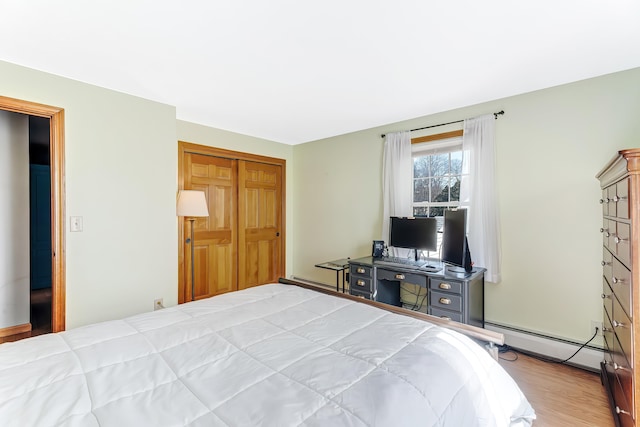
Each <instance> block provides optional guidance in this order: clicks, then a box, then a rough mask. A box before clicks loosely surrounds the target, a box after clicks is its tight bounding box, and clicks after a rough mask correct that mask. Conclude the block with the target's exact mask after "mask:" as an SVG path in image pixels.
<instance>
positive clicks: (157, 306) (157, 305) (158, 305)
mask: <svg viewBox="0 0 640 427" xmlns="http://www.w3.org/2000/svg"><path fill="white" fill-rule="evenodd" d="M161 308H164V305H163V304H162V298H158V299H154V300H153V311H156V310H160V309H161Z"/></svg>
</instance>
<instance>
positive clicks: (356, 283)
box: [351, 274, 373, 293]
mask: <svg viewBox="0 0 640 427" xmlns="http://www.w3.org/2000/svg"><path fill="white" fill-rule="evenodd" d="M371 282H372V279H370V278H369V277H361V276H357V275H354V274H352V275H351V288H352V289H355V290H358V291H361V292H369V293H371V292H372V291H373V288H372V287H371Z"/></svg>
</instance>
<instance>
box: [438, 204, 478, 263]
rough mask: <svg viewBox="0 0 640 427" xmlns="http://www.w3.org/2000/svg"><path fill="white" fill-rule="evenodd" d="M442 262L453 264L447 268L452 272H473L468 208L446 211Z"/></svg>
mask: <svg viewBox="0 0 640 427" xmlns="http://www.w3.org/2000/svg"><path fill="white" fill-rule="evenodd" d="M442 262H444V263H445V264H449V265H452V266H453V267H449V268H448V269H447V271H450V272H452V273H458V272H460V273H464V272H466V273H471V271H472V269H473V263H472V262H471V254H470V252H469V242H468V241H467V210H466V209H454V210H446V211H444V229H443V233H442Z"/></svg>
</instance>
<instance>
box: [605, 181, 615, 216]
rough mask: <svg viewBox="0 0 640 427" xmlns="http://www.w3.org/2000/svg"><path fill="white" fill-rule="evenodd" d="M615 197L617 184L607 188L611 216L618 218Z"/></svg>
mask: <svg viewBox="0 0 640 427" xmlns="http://www.w3.org/2000/svg"><path fill="white" fill-rule="evenodd" d="M614 197H616V186H615V184H614V185H611V186H609V187H607V204H608V205H609V216H616V204H615V203H614V202H613V199H614Z"/></svg>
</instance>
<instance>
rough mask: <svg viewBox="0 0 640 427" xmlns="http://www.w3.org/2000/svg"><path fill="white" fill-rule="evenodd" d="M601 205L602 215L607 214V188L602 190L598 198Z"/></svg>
mask: <svg viewBox="0 0 640 427" xmlns="http://www.w3.org/2000/svg"><path fill="white" fill-rule="evenodd" d="M600 204H601V205H602V216H608V215H609V191H608V189H607V188H604V189H603V190H602V198H601V199H600Z"/></svg>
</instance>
